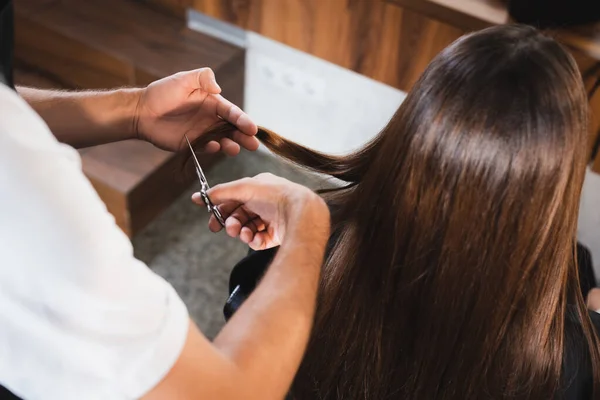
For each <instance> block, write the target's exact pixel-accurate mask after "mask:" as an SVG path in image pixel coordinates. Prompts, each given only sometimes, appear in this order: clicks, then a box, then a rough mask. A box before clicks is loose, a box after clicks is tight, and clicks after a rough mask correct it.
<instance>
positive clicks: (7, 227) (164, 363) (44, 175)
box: [0, 85, 188, 400]
mask: <svg viewBox="0 0 600 400" xmlns="http://www.w3.org/2000/svg"><path fill="white" fill-rule="evenodd" d="M187 329H188V314H187V309H186V307H185V305H184V304H183V302H182V301H181V299H180V298H179V297H178V295H177V294H176V293H175V291H174V289H173V288H172V286H171V285H169V284H168V283H167V282H166V281H164V280H163V279H162V278H160V277H159V276H157V275H156V274H154V273H153V272H152V271H151V270H149V269H148V267H147V266H146V265H144V264H143V263H142V262H140V261H138V260H136V259H135V258H134V256H133V249H132V246H131V243H130V241H129V239H128V238H127V236H125V234H123V232H122V231H121V230H120V229H119V228H118V227H117V225H116V224H115V221H114V218H113V217H112V215H111V214H110V213H108V211H107V209H106V207H105V205H104V203H103V202H102V201H101V200H100V198H99V197H98V195H97V194H96V192H95V190H94V189H93V187H92V185H91V184H90V182H89V181H88V180H87V178H86V177H85V175H84V174H83V173H82V171H81V159H80V157H79V154H78V153H77V151H75V150H74V149H72V148H70V147H68V146H66V145H63V144H60V143H58V142H57V140H56V139H55V138H54V136H53V135H52V134H51V132H50V131H49V129H48V127H47V126H46V124H45V123H44V121H43V120H42V119H41V118H40V117H39V116H38V115H37V114H36V113H35V112H34V111H33V110H32V109H31V108H30V107H29V105H28V104H27V103H26V102H25V101H24V100H22V99H21V98H20V97H19V96H18V95H17V94H16V93H15V92H13V91H12V90H10V89H9V88H7V87H6V86H4V85H0V384H2V385H3V386H5V387H6V388H7V389H9V390H10V391H11V392H13V393H14V394H15V395H17V396H19V397H22V398H24V399H27V400H35V399H60V400H70V399H77V400H95V399H111V400H112V399H134V398H139V397H140V396H142V395H143V394H144V393H146V392H147V391H149V390H150V389H151V388H153V387H154V386H155V385H156V384H157V383H158V382H160V380H161V379H162V378H163V377H164V376H165V375H166V374H167V373H168V371H169V370H170V368H171V367H172V366H173V364H174V363H175V361H176V360H177V358H178V356H179V354H180V353H181V350H182V348H183V344H184V342H185V339H186V334H187Z"/></svg>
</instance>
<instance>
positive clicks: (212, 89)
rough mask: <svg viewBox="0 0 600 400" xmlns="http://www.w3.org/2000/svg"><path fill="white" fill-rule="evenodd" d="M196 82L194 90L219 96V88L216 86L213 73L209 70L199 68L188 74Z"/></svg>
mask: <svg viewBox="0 0 600 400" xmlns="http://www.w3.org/2000/svg"><path fill="white" fill-rule="evenodd" d="M190 73H191V74H193V76H194V77H195V80H196V82H197V84H196V86H195V87H194V88H195V89H202V90H204V91H205V92H207V93H211V94H219V93H221V87H220V86H219V85H218V84H217V80H216V78H215V73H214V72H213V70H212V69H210V68H200V69H196V70H194V71H191V72H190Z"/></svg>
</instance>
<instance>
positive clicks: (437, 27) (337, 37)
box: [193, 0, 464, 90]
mask: <svg viewBox="0 0 600 400" xmlns="http://www.w3.org/2000/svg"><path fill="white" fill-rule="evenodd" d="M193 7H194V8H195V9H196V10H198V11H200V12H202V13H204V14H206V15H209V16H211V17H214V18H217V19H221V20H224V21H227V22H230V23H233V24H235V25H237V26H239V27H241V28H244V29H248V30H251V31H254V32H257V33H259V34H261V35H264V36H266V37H269V38H271V39H274V40H276V41H279V42H281V43H284V44H287V45H289V46H291V47H294V48H296V49H298V50H301V51H304V52H307V53H310V54H312V55H315V56H317V57H320V58H322V59H324V60H327V61H330V62H333V63H335V64H338V65H340V66H342V67H345V68H348V69H351V70H353V71H356V72H358V73H361V74H363V75H366V76H368V77H371V78H374V79H377V80H379V81H381V82H384V83H387V84H389V85H391V86H394V87H396V88H399V89H402V90H407V89H409V88H410V87H411V86H412V84H413V83H414V82H415V80H416V79H417V78H418V77H419V75H420V74H421V73H422V72H423V70H424V69H425V67H426V66H427V64H428V63H429V62H430V61H431V59H432V58H433V57H434V56H435V55H436V54H437V53H438V52H439V51H440V50H441V49H443V48H444V47H446V46H447V45H448V44H450V43H451V42H452V41H454V40H455V39H456V38H458V37H459V36H461V35H462V34H463V33H464V31H463V30H461V29H459V28H456V27H453V26H450V25H447V24H444V23H441V22H438V21H435V20H433V19H430V18H428V17H426V16H423V15H421V14H417V13H414V12H412V11H409V10H406V9H403V8H401V7H398V6H397V5H394V4H390V3H386V2H384V1H382V0H369V1H365V0H193Z"/></svg>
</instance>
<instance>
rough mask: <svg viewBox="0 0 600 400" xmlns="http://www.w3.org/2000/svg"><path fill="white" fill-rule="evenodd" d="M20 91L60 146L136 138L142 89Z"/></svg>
mask: <svg viewBox="0 0 600 400" xmlns="http://www.w3.org/2000/svg"><path fill="white" fill-rule="evenodd" d="M17 90H18V92H19V94H20V95H21V96H22V97H23V98H24V99H25V100H26V101H27V103H29V105H30V106H31V107H32V108H33V109H34V110H35V111H36V112H37V113H38V114H39V115H40V116H41V117H42V118H43V119H44V121H46V123H47V124H48V126H49V127H50V130H51V131H52V133H53V134H54V136H56V138H57V139H58V140H59V141H60V142H63V143H67V144H69V145H71V146H73V147H78V148H79V147H87V146H94V145H98V144H103V143H110V142H116V141H120V140H125V139H132V138H134V137H135V121H134V115H135V109H136V107H137V104H138V100H139V96H140V93H141V89H117V90H110V91H81V92H69V91H54V90H41V89H33V88H26V87H18V88H17Z"/></svg>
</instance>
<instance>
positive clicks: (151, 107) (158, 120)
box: [133, 68, 259, 155]
mask: <svg viewBox="0 0 600 400" xmlns="http://www.w3.org/2000/svg"><path fill="white" fill-rule="evenodd" d="M219 93H221V88H220V87H219V85H218V84H217V82H216V80H215V74H214V73H213V71H212V70H211V69H210V68H201V69H197V70H194V71H186V72H179V73H177V74H175V75H171V76H169V77H166V78H163V79H160V80H158V81H156V82H153V83H151V84H150V85H148V87H147V88H145V89H142V90H141V92H140V97H139V101H138V105H137V108H136V112H135V116H134V122H133V126H134V128H133V129H134V131H135V132H134V133H135V134H136V136H137V137H138V138H140V139H143V140H146V141H148V142H151V143H153V144H154V145H155V146H157V147H160V148H162V149H165V150H170V151H176V150H179V149H181V148H183V146H185V145H186V142H185V138H184V134H187V136H188V138H189V139H190V141H193V140H194V139H196V138H197V137H199V136H200V135H201V134H202V132H204V131H205V130H206V129H207V128H208V127H210V126H211V125H213V124H215V123H216V122H218V121H220V120H221V119H224V120H227V121H229V122H231V123H232V124H234V125H235V126H237V127H238V129H239V131H236V132H234V133H233V134H232V135H231V136H230V137H223V138H221V139H220V140H219V141H218V142H217V141H211V142H208V143H207V144H206V146H205V148H204V151H206V152H208V153H215V152H217V151H219V150H221V151H223V152H224V153H225V154H227V155H236V154H238V153H239V151H240V146H242V147H244V148H246V149H248V150H252V151H254V150H256V149H257V148H258V145H259V143H258V140H257V139H256V138H255V137H254V135H255V134H256V132H257V127H256V124H255V123H254V122H252V120H251V119H250V117H248V115H247V114H245V113H244V112H243V111H242V110H240V108H239V107H237V106H235V105H233V104H232V103H231V102H229V101H228V100H225V99H224V98H223V97H222V96H221V95H220V94H219Z"/></svg>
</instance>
